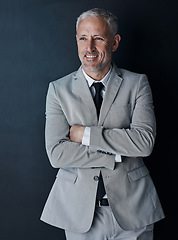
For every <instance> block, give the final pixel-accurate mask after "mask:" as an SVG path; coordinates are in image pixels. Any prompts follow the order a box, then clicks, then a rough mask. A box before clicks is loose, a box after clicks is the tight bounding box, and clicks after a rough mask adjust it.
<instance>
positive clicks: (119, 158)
mask: <svg viewBox="0 0 178 240" xmlns="http://www.w3.org/2000/svg"><path fill="white" fill-rule="evenodd" d="M115 161H116V162H122V158H121V155H119V154H116V156H115Z"/></svg>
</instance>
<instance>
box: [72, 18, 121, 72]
mask: <svg viewBox="0 0 178 240" xmlns="http://www.w3.org/2000/svg"><path fill="white" fill-rule="evenodd" d="M76 37H77V45H78V54H79V58H80V61H81V63H82V67H83V68H84V70H85V71H86V72H88V73H89V72H104V71H109V69H110V66H111V61H112V53H113V52H114V51H116V49H117V48H118V45H119V41H120V36H119V35H116V36H114V37H113V36H112V34H111V33H110V30H109V27H108V23H107V22H106V20H105V19H103V18H102V17H88V18H85V19H83V20H81V21H80V22H79V25H78V29H77V36H76Z"/></svg>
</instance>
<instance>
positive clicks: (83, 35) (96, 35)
mask: <svg viewBox="0 0 178 240" xmlns="http://www.w3.org/2000/svg"><path fill="white" fill-rule="evenodd" d="M85 36H86V37H87V35H86V34H82V35H81V37H85ZM98 36H100V37H103V36H102V35H100V34H95V35H94V36H93V37H98Z"/></svg>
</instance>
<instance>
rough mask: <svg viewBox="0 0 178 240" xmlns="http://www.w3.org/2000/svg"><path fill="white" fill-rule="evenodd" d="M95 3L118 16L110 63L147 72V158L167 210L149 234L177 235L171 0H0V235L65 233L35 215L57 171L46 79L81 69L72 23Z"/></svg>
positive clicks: (164, 238) (176, 82)
mask: <svg viewBox="0 0 178 240" xmlns="http://www.w3.org/2000/svg"><path fill="white" fill-rule="evenodd" d="M94 7H100V8H104V9H107V10H109V11H111V12H113V13H114V14H115V15H116V16H117V17H118V20H119V34H120V35H121V37H122V40H121V43H120V46H119V49H118V50H117V52H116V53H115V54H114V62H115V63H116V65H117V66H118V67H121V68H125V69H128V70H130V71H134V72H138V73H145V74H147V76H148V78H149V82H150V85H151V88H152V92H153V98H154V106H155V113H156V118H157V126H158V128H157V138H156V144H155V148H154V151H153V153H152V155H151V156H150V157H148V158H146V159H145V163H146V165H147V166H148V168H149V170H150V172H151V176H152V178H153V180H154V183H155V185H156V188H157V191H158V193H159V197H160V200H161V203H162V205H163V208H164V211H165V215H166V219H165V220H163V221H161V222H159V223H157V224H156V225H155V239H156V240H168V239H175V238H176V237H177V231H176V227H177V224H176V216H177V205H178V199H177V174H178V170H177V169H178V168H177V167H178V164H177V162H178V161H177V158H178V156H177V100H178V70H177V56H178V51H177V39H178V35H177V26H178V21H177V10H178V5H177V1H176V0H162V1H159V0H154V1H152V0H124V1H123V0H110V1H108V0H107V1H105V0H101V1H99V0H91V1H81V0H75V1H72V0H0V239H1V240H11V239H14V240H24V239H25V240H39V239H43V240H49V239H53V240H64V239H65V237H64V232H63V230H60V229H57V228H55V227H52V226H49V225H47V224H45V223H43V222H41V221H40V220H39V219H40V215H41V212H42V209H43V207H44V204H45V201H46V199H47V196H48V194H49V191H50V189H51V186H52V184H53V182H54V180H55V176H56V172H57V169H54V168H52V167H51V165H50V163H49V160H48V158H47V155H46V151H45V144H44V127H45V101H46V93H47V89H48V84H49V82H51V81H53V80H56V79H58V78H60V77H63V76H64V75H66V74H69V73H70V72H72V71H75V70H77V69H78V68H79V66H80V61H79V59H78V56H77V46H76V40H75V23H76V19H77V17H78V16H79V15H80V14H81V13H82V12H83V11H85V10H88V9H90V8H94ZM76 221H82V219H76Z"/></svg>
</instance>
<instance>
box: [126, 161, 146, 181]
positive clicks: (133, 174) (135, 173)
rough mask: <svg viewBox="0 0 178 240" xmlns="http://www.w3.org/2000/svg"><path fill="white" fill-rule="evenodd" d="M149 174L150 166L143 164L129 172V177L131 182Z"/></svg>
mask: <svg viewBox="0 0 178 240" xmlns="http://www.w3.org/2000/svg"><path fill="white" fill-rule="evenodd" d="M148 174H149V171H148V168H147V167H146V166H145V165H142V166H141V167H139V168H136V169H134V170H132V171H130V172H128V179H129V181H130V182H133V181H137V180H139V179H140V178H142V177H145V176H147V175H148Z"/></svg>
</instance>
